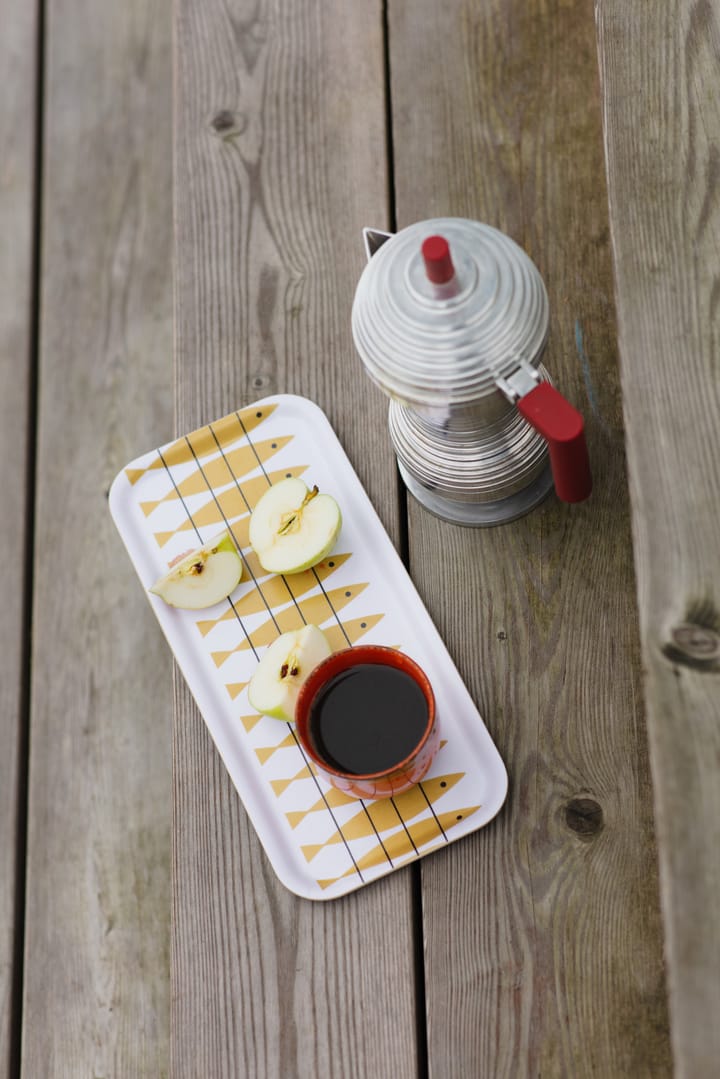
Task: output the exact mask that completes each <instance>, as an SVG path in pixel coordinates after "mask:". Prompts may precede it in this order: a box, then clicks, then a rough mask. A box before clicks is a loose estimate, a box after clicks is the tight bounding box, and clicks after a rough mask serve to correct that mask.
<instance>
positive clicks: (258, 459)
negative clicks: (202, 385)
mask: <svg viewBox="0 0 720 1079" xmlns="http://www.w3.org/2000/svg"><path fill="white" fill-rule="evenodd" d="M235 415H236V416H237V420H238V423H239V424H240V426H241V427H242V429H243V434H244V435H245V438H246V439H247V442H248V446H249V447H250V449H251V450H252V451H253V453H254V454H255V458H256V460H257V463H258V465H259V466H260V469H261V470H262V474H263V476H264V477H265V479H266V480H267V481H268V484H269V485H270V486H271V487H272V483H270V477H269V476H268V474H267V470H266V469H265V465H264V464H263V463H262V461H261V460H260V454H259V453H258V451H257V450H256V449H255V446H254V445H253V442H252V439H251V438H250V435H249V434H248V431H247V428H246V427H245V424H244V423H243V421H242V419H241V417H240V413H239V412H236V413H235ZM312 574H313V577H314V578H315V580H316V581H317V583H318V585H319V586H320V591H321V592H322V594H323V596H324V597H325V600H326V602H327V605H328V607H329V608H330V610H331V611H332V613H333V617H334V619H335V621H336V622H337V624H338V626H339V627H340V629H341V631H342V635H343V637H344V638H345V640H346V641H347V643H348V647H349V648H352V641H351V640H350V638H349V636H348V633H347V630H346V629H345V626H344V625H343V623H342V622H341V620H340V616H339V614H338V613H337V611H336V610H335V608H334V607H333V604H332V601H331V599H330V597H329V596H328V594H327V592H326V591H325V586H324V585H323V583H322V581H321V580H320V577H319V576H318V573H317V570H316V569H315V568H314V567H313V569H312ZM283 580H285V578H284V577H283ZM285 584H286V585H287V589H288V591H289V592H290V595H292V591H291V589H290V585H289V584H288V583H287V581H285ZM293 598H294V597H293Z"/></svg>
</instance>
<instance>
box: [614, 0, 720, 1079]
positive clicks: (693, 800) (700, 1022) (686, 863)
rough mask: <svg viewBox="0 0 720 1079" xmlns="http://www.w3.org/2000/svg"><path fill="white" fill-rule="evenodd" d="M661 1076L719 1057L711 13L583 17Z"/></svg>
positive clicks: (712, 7) (646, 9)
mask: <svg viewBox="0 0 720 1079" xmlns="http://www.w3.org/2000/svg"><path fill="white" fill-rule="evenodd" d="M596 8H597V16H598V45H599V53H600V65H601V76H602V87H603V115H604V123H605V143H606V151H607V169H608V187H609V194H610V207H611V214H610V223H611V234H612V246H613V254H614V263H615V280H616V291H617V307H618V324H619V346H620V358H621V371H622V386H623V403H624V408H625V416H626V423H627V450H628V469H629V473H630V481H631V495H632V509H633V515H632V519H633V530H634V537H635V562H636V567H637V587H638V596H639V605H640V633H641V641H642V655H643V664H644V670H645V689H646V700H647V710H648V729H649V736H650V748H651V760H652V767H653V779H654V786H655V804H656V815H657V829H658V847H659V855H660V880H661V894H662V904H663V913H664V923H665V932H666V940H667V963H668V986H669V993H670V1015H671V1020H672V1041H673V1051H674V1057H675V1065H676V1074H677V1075H678V1076H682V1077H686V1076H687V1077H691V1076H699V1075H711V1074H713V1073H714V1071H716V1070H717V1061H718V1058H719V1057H720V1026H719V1025H718V1023H717V1016H718V1015H719V1014H720V978H719V977H718V971H720V909H719V908H718V901H717V897H718V894H720V853H719V852H720V783H718V760H719V759H720V673H719V672H720V645H719V641H720V613H719V611H720V464H719V463H718V454H717V427H718V414H719V413H720V380H719V379H718V357H717V340H718V304H717V300H718V289H719V288H720V284H719V282H720V277H719V275H718V250H720V198H719V195H718V186H717V166H718V145H719V144H720V116H719V115H718V109H717V99H718V92H719V91H720V82H719V80H718V63H719V61H720V10H719V9H718V5H717V4H713V3H691V2H690V0H683V2H681V3H679V4H673V5H672V9H670V8H666V7H665V6H664V5H663V4H659V3H658V4H650V5H640V6H638V5H624V4H621V3H615V2H609V0H602V2H600V3H598V4H597V5H596Z"/></svg>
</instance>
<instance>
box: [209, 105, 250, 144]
mask: <svg viewBox="0 0 720 1079" xmlns="http://www.w3.org/2000/svg"><path fill="white" fill-rule="evenodd" d="M246 127H247V116H245V114H244V113H242V112H233V111H232V109H220V111H219V112H216V113H215V115H214V116H213V118H212V120H211V121H210V130H211V131H212V132H213V133H214V134H215V135H219V137H220V138H221V139H231V138H233V137H234V136H235V135H242V133H243V131H244V130H245V128H246Z"/></svg>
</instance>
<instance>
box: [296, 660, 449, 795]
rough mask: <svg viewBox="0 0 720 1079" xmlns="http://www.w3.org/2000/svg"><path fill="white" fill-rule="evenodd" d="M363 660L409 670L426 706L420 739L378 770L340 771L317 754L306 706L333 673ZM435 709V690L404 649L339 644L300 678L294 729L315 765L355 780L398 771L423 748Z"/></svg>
mask: <svg viewBox="0 0 720 1079" xmlns="http://www.w3.org/2000/svg"><path fill="white" fill-rule="evenodd" d="M363 663H365V664H371V665H376V666H378V667H394V668H395V669H396V670H404V671H405V672H406V673H407V674H409V675H410V677H411V678H412V679H413V680H414V681H415V682H416V683H417V685H419V687H420V689H421V690H422V692H423V696H424V697H425V702H426V704H427V709H428V716H427V723H426V724H425V729H424V731H423V734H422V737H421V738H420V740H419V741H418V742H416V744H415V745H414V746H413V748H412V749H411V750H410V752H409V753H408V754H406V756H404V757H403V758H402V760H400V761H398V762H397V764H394V765H393V766H392V768H384V769H382V770H381V771H379V772H343V771H340V769H338V768H335V767H333V765H332V764H330V763H329V762H328V761H326V760H325V758H324V757H322V756H320V754H319V753H318V752H317V751H316V749H315V748H314V746H313V745H312V742H311V739H310V732H309V723H310V710H311V707H312V703H313V701H314V700H315V697H316V696H317V694H318V693H319V691H320V690H321V689H322V688H323V686H325V685H327V683H328V682H329V681H330V680H331V679H332V678H334V677H335V675H337V674H340V673H342V671H344V670H348V669H350V668H352V667H354V666H360V665H361V664H363ZM338 664H339V665H338ZM435 711H436V709H435V694H434V692H433V688H432V685H431V684H430V679H429V678H428V676H427V675H426V674H425V671H424V670H423V669H422V667H421V666H420V664H419V663H417V661H416V660H414V659H413V658H412V656H409V655H408V654H407V652H402V651H400V649H398V648H390V647H388V646H387V645H382V644H362V645H350V647H349V648H341V649H340V650H339V651H338V652H333V653H332V654H331V655H329V656H327V657H326V658H325V659H323V660H321V662H320V663H318V665H317V666H316V667H314V668H313V670H312V671H311V672H310V674H309V675H308V677H307V679H306V681H305V682H303V684H302V686H301V687H300V691H299V693H298V696H297V701H296V702H295V729H296V731H297V734H298V738H299V739H300V743H301V745H302V747H303V749H304V750H305V752H306V753H308V755H309V756H310V757H311V759H312V760H313V762H314V763H315V764H316V765H317V766H318V767H319V768H321V769H322V770H323V771H324V772H327V773H328V774H329V775H333V776H337V777H338V778H339V779H345V780H358V781H364V780H375V779H387V778H388V777H390V776H394V775H396V774H399V773H402V772H403V771H404V770H405V769H406V768H407V767H408V765H409V764H411V763H412V762H413V760H414V759H415V758H416V757H417V755H418V753H420V751H421V750H422V749H423V747H424V746H425V744H426V743H427V741H428V740H429V738H430V736H431V734H432V732H433V729H434V727H435Z"/></svg>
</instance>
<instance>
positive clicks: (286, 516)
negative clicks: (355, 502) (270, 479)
mask: <svg viewBox="0 0 720 1079" xmlns="http://www.w3.org/2000/svg"><path fill="white" fill-rule="evenodd" d="M341 527H342V515H341V513H340V507H339V506H338V504H337V502H336V501H335V499H334V498H333V497H332V495H328V494H318V493H317V491H316V490H315V489H314V490H313V492H311V491H309V490H308V487H307V485H306V484H305V483H303V481H302V480H300V479H296V478H294V477H290V478H289V479H285V480H280V482H279V483H276V484H274V485H273V486H272V487H270V488H269V490H267V491H266V492H265V494H264V495H263V496H262V498H261V499H260V500H259V501H258V503H257V505H256V506H255V509H254V510H253V512H252V515H251V517H250V545H251V547H252V548H253V550H254V551H255V553H256V554H257V556H258V558H259V560H260V564H261V566H262V567H263V569H265V570H267V572H268V573H282V574H293V573H302V572H303V570H306V569H311V568H312V567H313V566H316V565H317V564H318V562H321V561H322V560H323V558H324V557H325V556H326V555H327V554H329V552H330V551H331V550H332V549H333V547H334V546H335V543H336V541H337V537H338V535H339V533H340V529H341ZM283 528H286V529H287V531H286V532H285V533H284V534H282V530H283Z"/></svg>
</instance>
